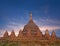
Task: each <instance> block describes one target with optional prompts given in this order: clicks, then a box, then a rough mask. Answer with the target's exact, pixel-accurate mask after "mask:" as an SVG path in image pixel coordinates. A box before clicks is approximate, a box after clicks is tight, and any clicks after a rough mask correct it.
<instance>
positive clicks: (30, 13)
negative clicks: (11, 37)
mask: <svg viewBox="0 0 60 46" xmlns="http://www.w3.org/2000/svg"><path fill="white" fill-rule="evenodd" d="M30 20H32V12H30Z"/></svg>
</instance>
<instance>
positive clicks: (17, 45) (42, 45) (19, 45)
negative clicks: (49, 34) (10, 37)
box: [0, 40, 60, 46]
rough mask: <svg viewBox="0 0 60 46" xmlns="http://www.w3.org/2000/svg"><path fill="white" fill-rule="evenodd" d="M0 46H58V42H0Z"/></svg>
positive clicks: (59, 42)
mask: <svg viewBox="0 0 60 46" xmlns="http://www.w3.org/2000/svg"><path fill="white" fill-rule="evenodd" d="M0 46H60V40H59V41H40V42H37V41H25V42H24V41H0Z"/></svg>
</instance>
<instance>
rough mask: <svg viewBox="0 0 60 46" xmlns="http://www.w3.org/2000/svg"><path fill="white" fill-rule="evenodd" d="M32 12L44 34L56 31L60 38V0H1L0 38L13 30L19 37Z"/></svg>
mask: <svg viewBox="0 0 60 46" xmlns="http://www.w3.org/2000/svg"><path fill="white" fill-rule="evenodd" d="M30 12H32V15H33V20H34V22H35V23H36V24H37V25H38V26H39V28H40V29H41V31H42V32H43V33H44V32H45V30H46V29H48V30H49V32H51V31H53V30H54V31H55V32H56V35H57V36H58V37H60V1H59V0H0V36H2V35H3V33H4V32H5V31H6V30H7V31H8V32H9V34H10V32H11V31H12V30H13V29H14V31H15V33H16V35H17V34H18V31H19V30H20V29H23V27H24V25H25V24H27V22H28V21H29V13H30Z"/></svg>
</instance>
